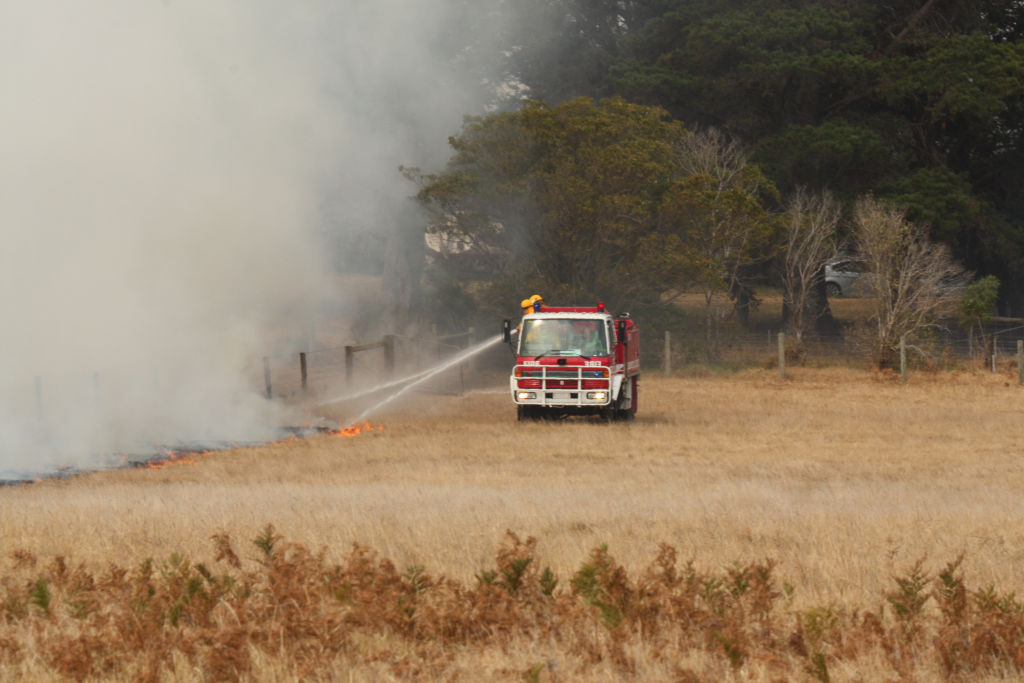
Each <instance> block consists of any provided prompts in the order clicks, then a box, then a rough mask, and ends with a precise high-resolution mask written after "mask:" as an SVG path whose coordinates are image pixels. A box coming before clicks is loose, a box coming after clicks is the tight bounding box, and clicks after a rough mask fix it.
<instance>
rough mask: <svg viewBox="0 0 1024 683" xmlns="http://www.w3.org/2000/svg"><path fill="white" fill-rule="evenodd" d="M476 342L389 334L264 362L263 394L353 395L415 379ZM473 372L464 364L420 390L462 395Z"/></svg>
mask: <svg viewBox="0 0 1024 683" xmlns="http://www.w3.org/2000/svg"><path fill="white" fill-rule="evenodd" d="M478 341H479V340H478V339H477V335H476V332H475V331H474V330H473V329H472V328H470V329H469V330H467V331H465V332H459V333H456V334H450V335H444V336H436V337H434V336H431V337H408V336H404V335H399V334H389V335H384V336H383V337H382V338H381V339H379V340H377V341H374V342H370V343H367V344H349V345H346V346H338V347H331V348H322V349H314V350H310V351H297V352H292V353H285V354H277V355H273V356H264V357H263V358H262V367H263V374H262V377H263V388H264V391H265V393H266V395H267V397H268V398H275V397H276V398H292V397H296V396H301V395H316V396H323V395H326V394H329V393H338V392H344V393H347V394H353V395H354V394H358V393H359V392H361V391H364V390H366V389H368V388H371V387H374V386H380V385H381V384H388V383H389V382H400V381H401V379H402V378H408V377H415V376H417V375H419V374H420V373H422V372H423V371H424V370H427V369H429V368H431V367H434V366H437V365H439V364H442V363H444V362H445V361H446V360H447V359H448V358H451V357H453V356H455V355H456V354H458V353H460V352H463V351H465V350H466V349H468V348H469V347H470V346H472V345H473V344H475V343H477V342H478ZM478 366H479V363H478V361H477V360H476V359H473V358H469V359H467V360H466V361H465V362H464V363H459V364H457V365H455V366H454V367H452V368H451V369H450V370H448V371H446V372H445V373H443V374H442V375H440V376H439V377H437V378H436V379H433V380H432V381H431V383H430V384H429V386H427V387H426V388H425V390H427V391H432V392H434V393H462V392H464V391H465V389H466V386H467V379H468V373H469V372H471V371H473V370H475V369H476V368H477V367H478Z"/></svg>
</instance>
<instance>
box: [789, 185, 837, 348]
mask: <svg viewBox="0 0 1024 683" xmlns="http://www.w3.org/2000/svg"><path fill="white" fill-rule="evenodd" d="M841 217H842V209H841V207H840V205H839V202H838V201H836V200H835V198H833V197H832V195H831V194H830V193H828V192H821V193H819V194H813V193H811V192H810V191H808V190H807V189H806V188H803V187H798V188H797V190H796V192H795V193H794V195H793V197H792V198H791V199H790V201H789V206H788V208H787V210H786V221H785V233H784V234H785V251H784V253H783V263H782V295H783V301H784V306H785V307H786V311H787V313H788V320H789V327H790V331H791V332H792V333H793V336H794V337H795V338H796V343H797V344H798V345H803V343H804V336H805V335H806V333H807V331H808V330H810V329H811V327H812V326H813V325H814V323H815V322H816V320H817V317H818V315H820V312H821V311H822V310H823V308H824V306H823V304H824V301H821V302H817V301H815V292H818V291H820V290H821V285H822V283H823V281H824V277H825V275H824V270H825V263H826V262H827V261H828V259H829V258H830V257H832V256H834V255H835V254H836V252H837V250H838V249H837V245H836V230H837V228H838V226H839V220H840V218H841ZM815 304H817V305H815Z"/></svg>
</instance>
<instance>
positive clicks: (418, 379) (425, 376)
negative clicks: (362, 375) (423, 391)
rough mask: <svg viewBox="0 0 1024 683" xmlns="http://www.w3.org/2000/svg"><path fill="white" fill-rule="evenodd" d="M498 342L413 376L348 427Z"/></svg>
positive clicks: (489, 341)
mask: <svg viewBox="0 0 1024 683" xmlns="http://www.w3.org/2000/svg"><path fill="white" fill-rule="evenodd" d="M500 341H501V335H498V336H496V337H494V338H493V339H488V340H487V341H485V342H481V343H480V344H477V345H476V346H474V347H471V348H469V349H466V350H465V351H463V352H462V353H460V354H458V355H456V356H453V357H452V358H449V359H448V360H446V361H444V362H442V363H439V364H438V365H436V366H434V367H433V368H431V369H429V370H427V371H425V372H423V373H420V374H419V375H414V377H415V379H413V380H412V381H411V382H409V383H408V384H406V385H405V386H404V387H402V388H401V389H399V390H398V391H396V392H394V393H393V394H391V395H389V396H387V397H386V398H384V399H382V400H380V401H378V402H377V403H375V404H374V405H372V406H370V407H369V408H367V409H366V410H364V411H363V412H362V413H360V414H359V416H358V417H356V418H355V419H354V420H352V421H351V422H349V424H348V426H349V427H351V426H352V425H354V424H359V423H360V422H362V421H363V420H365V419H366V418H368V417H369V416H370V415H372V414H373V413H375V412H377V411H378V410H380V409H381V408H383V407H384V406H386V405H388V404H389V403H391V402H392V401H395V400H396V399H398V398H400V397H401V396H403V395H404V394H406V393H407V392H409V391H410V390H411V389H414V388H415V387H417V386H419V385H421V384H423V383H424V382H426V381H427V380H429V379H430V378H432V377H436V376H437V375H439V374H441V373H442V372H444V371H445V370H448V369H450V368H453V367H455V366H457V365H459V364H460V363H465V362H466V361H467V360H469V359H470V358H472V357H473V356H475V355H477V354H479V353H483V352H484V351H486V350H487V349H489V348H491V347H492V346H494V345H495V344H497V343H498V342H500ZM393 384H394V383H389V384H387V385H384V386H387V387H390V386H393ZM384 386H378V387H376V388H375V389H374V391H381V390H383V389H384ZM364 393H367V392H364ZM361 395H362V394H361ZM337 400H338V399H335V401H331V402H336V401H337Z"/></svg>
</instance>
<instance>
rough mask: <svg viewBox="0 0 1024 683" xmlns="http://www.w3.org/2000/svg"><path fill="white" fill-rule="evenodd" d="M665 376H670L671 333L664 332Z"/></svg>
mask: <svg viewBox="0 0 1024 683" xmlns="http://www.w3.org/2000/svg"><path fill="white" fill-rule="evenodd" d="M664 366H665V376H666V377H671V376H672V333H671V332H669V331H668V330H665V362H664Z"/></svg>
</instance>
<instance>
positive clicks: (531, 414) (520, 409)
mask: <svg viewBox="0 0 1024 683" xmlns="http://www.w3.org/2000/svg"><path fill="white" fill-rule="evenodd" d="M540 417H541V414H540V410H539V409H538V408H537V407H536V406H516V419H517V420H518V421H519V422H524V421H526V420H539V419H540Z"/></svg>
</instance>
